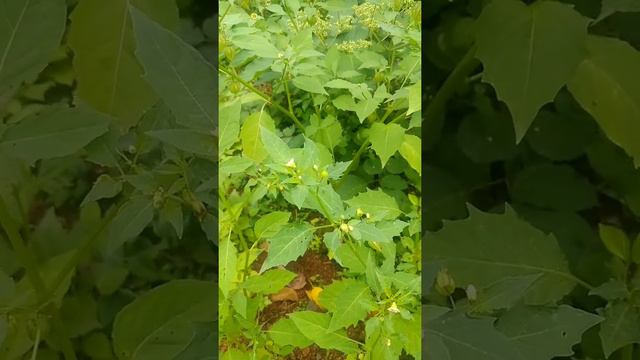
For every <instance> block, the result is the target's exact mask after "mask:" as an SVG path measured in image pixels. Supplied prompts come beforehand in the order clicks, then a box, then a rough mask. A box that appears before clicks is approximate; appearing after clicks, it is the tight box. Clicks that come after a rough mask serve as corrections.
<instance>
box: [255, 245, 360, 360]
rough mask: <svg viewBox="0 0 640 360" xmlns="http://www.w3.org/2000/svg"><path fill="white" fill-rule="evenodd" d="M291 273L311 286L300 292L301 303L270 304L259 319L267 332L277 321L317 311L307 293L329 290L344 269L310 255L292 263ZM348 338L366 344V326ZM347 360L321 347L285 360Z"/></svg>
mask: <svg viewBox="0 0 640 360" xmlns="http://www.w3.org/2000/svg"><path fill="white" fill-rule="evenodd" d="M265 258H266V252H265V253H263V254H261V255H260V256H259V257H258V259H257V260H256V261H255V262H254V264H253V266H252V267H253V268H254V269H256V271H257V270H259V269H260V267H261V266H262V263H263V262H264V259H265ZM286 268H287V270H289V271H292V272H295V273H298V274H300V273H302V274H304V276H305V278H306V279H307V284H306V286H305V287H304V288H302V289H298V290H296V292H297V294H298V299H299V300H298V301H277V302H273V303H271V304H269V305H268V306H267V307H265V308H264V309H263V310H262V311H261V312H260V314H259V315H258V318H259V320H260V323H261V324H263V328H264V329H265V330H266V329H268V328H270V327H271V326H272V325H273V324H274V323H275V322H276V321H278V320H279V319H281V318H283V317H285V316H286V315H287V314H290V313H292V312H295V311H299V310H306V309H309V310H314V309H315V308H314V307H313V303H311V304H310V300H309V299H308V297H307V294H306V292H305V291H306V290H310V289H311V288H312V287H313V286H321V287H323V286H325V285H328V284H330V283H332V282H333V281H335V280H336V279H338V278H340V270H341V268H340V266H339V265H338V264H336V263H335V262H334V261H332V260H330V259H329V258H328V257H327V256H326V255H325V254H322V253H319V252H317V251H307V252H306V253H305V254H304V255H303V256H302V257H300V258H299V259H297V260H296V261H293V262H291V263H289V264H288V265H287V266H286ZM347 334H348V335H349V336H350V337H352V338H353V339H355V340H358V341H362V342H363V341H364V323H360V324H358V326H356V327H350V328H348V329H347ZM316 359H317V360H324V359H329V360H344V359H345V355H343V354H342V353H340V352H338V351H334V350H330V351H328V354H327V350H324V349H321V348H319V347H318V346H317V345H315V344H314V345H311V346H309V347H307V348H304V349H295V350H294V351H293V353H291V354H289V355H288V356H287V357H285V360H316Z"/></svg>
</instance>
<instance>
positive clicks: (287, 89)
mask: <svg viewBox="0 0 640 360" xmlns="http://www.w3.org/2000/svg"><path fill="white" fill-rule="evenodd" d="M287 67H288V64H287V65H285V66H284V70H283V71H282V81H283V83H284V91H285V92H286V93H287V104H289V112H290V113H291V115H293V104H292V103H291V94H290V93H289V85H288V81H287V70H288V69H287ZM293 116H295V115H293Z"/></svg>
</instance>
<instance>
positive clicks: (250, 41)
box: [231, 34, 280, 59]
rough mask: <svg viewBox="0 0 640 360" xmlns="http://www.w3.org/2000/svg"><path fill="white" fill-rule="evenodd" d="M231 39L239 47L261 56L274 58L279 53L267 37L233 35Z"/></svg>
mask: <svg viewBox="0 0 640 360" xmlns="http://www.w3.org/2000/svg"><path fill="white" fill-rule="evenodd" d="M231 41H232V42H233V44H234V45H235V46H237V47H239V48H240V49H245V50H250V51H251V52H253V53H254V54H255V55H257V56H259V57H261V58H267V59H276V58H278V53H280V51H279V50H278V48H276V47H275V46H274V45H273V44H272V43H271V42H270V41H269V39H267V38H265V37H264V36H261V35H255V34H252V35H242V36H234V37H233V39H232V40H231Z"/></svg>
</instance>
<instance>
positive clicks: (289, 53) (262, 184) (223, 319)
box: [219, 0, 421, 360]
mask: <svg viewBox="0 0 640 360" xmlns="http://www.w3.org/2000/svg"><path fill="white" fill-rule="evenodd" d="M419 11H420V3H419V2H413V1H396V2H388V1H371V2H356V1H339V2H321V1H297V0H286V1H282V2H275V1H273V2H272V1H259V2H257V1H256V2H240V3H235V4H234V2H231V1H229V2H226V1H221V2H220V18H219V19H220V21H219V26H220V27H219V34H220V35H219V36H220V37H219V64H220V65H219V70H220V71H219V74H220V77H219V84H220V97H219V101H220V105H219V106H220V134H219V135H220V140H221V141H220V149H219V151H220V168H219V169H220V187H219V197H220V204H221V205H220V228H219V231H220V256H219V259H220V276H219V289H220V290H219V297H220V317H219V321H220V350H221V354H222V358H223V359H245V358H246V359H278V358H283V359H284V358H286V359H306V358H313V357H316V356H319V355H318V353H320V354H323V355H324V356H325V358H327V359H328V358H331V359H338V358H346V359H363V358H364V359H390V360H391V359H394V360H395V359H398V358H400V357H401V356H402V357H403V358H415V359H419V358H420V357H421V356H420V354H421V353H420V350H421V344H420V326H421V325H420V324H421V317H420V302H419V294H420V274H421V241H420V214H421V204H420V190H421V186H420V172H421V161H420V154H421V140H420V127H421V120H420V119H421V118H420V114H421V112H420V109H421V96H420V94H421V93H420V76H421V64H420V47H421V44H420V26H421V25H420V16H419ZM416 14H418V16H416ZM317 269H320V270H318V271H316V270H317ZM301 279H302V280H301ZM300 280H301V281H300ZM320 356H322V355H320Z"/></svg>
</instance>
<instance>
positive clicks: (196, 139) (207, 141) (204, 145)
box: [145, 129, 216, 158]
mask: <svg viewBox="0 0 640 360" xmlns="http://www.w3.org/2000/svg"><path fill="white" fill-rule="evenodd" d="M145 134H147V135H148V136H151V137H152V138H155V139H158V140H160V141H162V142H163V143H165V144H169V145H171V146H175V147H176V148H178V149H180V150H182V151H186V152H188V153H192V154H196V155H201V156H204V157H209V158H213V157H215V156H216V139H215V138H214V137H213V135H211V134H210V133H207V132H204V131H200V130H191V129H163V130H151V131H147V132H146V133H145Z"/></svg>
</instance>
